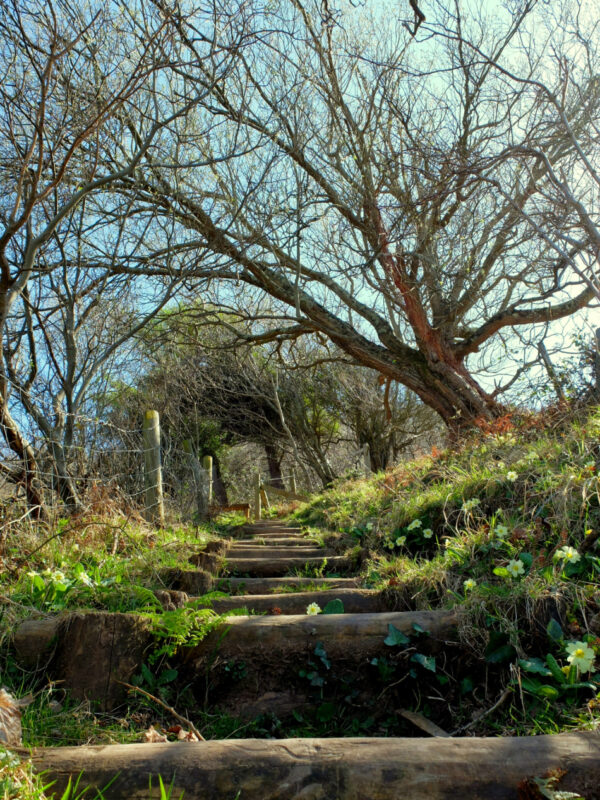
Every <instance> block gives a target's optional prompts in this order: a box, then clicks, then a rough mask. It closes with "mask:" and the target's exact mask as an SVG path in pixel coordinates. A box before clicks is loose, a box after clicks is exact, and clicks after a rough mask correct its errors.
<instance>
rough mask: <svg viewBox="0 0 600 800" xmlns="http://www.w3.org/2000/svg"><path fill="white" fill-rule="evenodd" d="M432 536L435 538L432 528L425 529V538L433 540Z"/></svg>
mask: <svg viewBox="0 0 600 800" xmlns="http://www.w3.org/2000/svg"><path fill="white" fill-rule="evenodd" d="M432 536H433V531H432V530H431V528H425V530H424V531H423V538H424V539H431V537H432Z"/></svg>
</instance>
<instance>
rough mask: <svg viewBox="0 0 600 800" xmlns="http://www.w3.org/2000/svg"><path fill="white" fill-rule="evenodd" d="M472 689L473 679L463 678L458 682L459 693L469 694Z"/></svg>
mask: <svg viewBox="0 0 600 800" xmlns="http://www.w3.org/2000/svg"><path fill="white" fill-rule="evenodd" d="M472 691H473V681H472V680H471V678H463V679H462V681H461V682H460V693H461V694H469V693H470V692H472Z"/></svg>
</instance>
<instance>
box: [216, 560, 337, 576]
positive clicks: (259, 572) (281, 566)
mask: <svg viewBox="0 0 600 800" xmlns="http://www.w3.org/2000/svg"><path fill="white" fill-rule="evenodd" d="M325 558H326V560H327V564H326V565H325V567H324V569H325V570H329V571H330V572H347V571H348V570H350V569H352V566H353V562H352V560H351V559H349V558H346V557H345V556H331V557H320V558H298V557H294V556H289V555H286V556H279V557H278V558H276V559H272V560H265V559H263V558H227V560H226V564H225V569H226V571H227V572H228V573H230V574H231V573H237V574H238V575H248V576H250V577H252V578H258V577H263V576H264V577H273V578H277V577H280V576H282V575H287V573H288V572H293V571H294V570H304V569H307V568H308V569H310V568H311V567H312V568H314V569H320V568H321V567H323V561H324V560H325ZM203 565H204V564H203Z"/></svg>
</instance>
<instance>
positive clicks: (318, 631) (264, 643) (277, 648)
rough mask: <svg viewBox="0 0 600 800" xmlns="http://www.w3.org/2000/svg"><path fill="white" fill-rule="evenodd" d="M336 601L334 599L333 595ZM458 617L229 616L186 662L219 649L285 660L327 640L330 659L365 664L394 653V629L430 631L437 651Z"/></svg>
mask: <svg viewBox="0 0 600 800" xmlns="http://www.w3.org/2000/svg"><path fill="white" fill-rule="evenodd" d="M332 597H333V595H332ZM457 620H458V613H457V612H456V611H455V610H450V611H446V610H442V611H389V612H386V613H380V614H318V615H316V616H308V615H307V614H302V615H295V614H294V615H289V616H267V617H228V618H227V619H226V620H225V623H224V625H225V626H226V627H227V634H226V635H225V636H223V630H222V628H220V627H219V628H217V629H216V630H215V631H213V632H212V633H209V635H208V636H207V637H206V638H205V639H203V640H202V642H200V643H199V644H198V645H196V646H195V647H192V648H189V649H188V650H187V651H186V655H185V660H186V661H187V662H188V663H189V662H195V661H197V660H198V661H202V660H203V659H204V658H205V657H208V658H212V657H214V652H215V647H216V646H217V645H218V648H219V656H221V657H223V658H238V657H241V658H249V657H251V656H259V655H263V656H264V654H265V653H269V654H271V655H272V654H274V653H275V654H276V655H277V657H278V658H281V657H282V656H283V655H285V654H289V653H294V654H295V653H299V654H301V653H305V652H312V651H313V650H314V648H315V646H316V644H317V642H322V643H323V646H324V647H325V650H326V651H327V655H328V657H330V658H332V659H343V660H346V661H354V662H361V661H363V660H364V659H365V658H370V657H372V656H374V655H376V654H377V653H381V652H382V651H384V650H388V649H389V648H387V646H386V645H385V644H384V639H385V638H386V637H387V635H388V633H389V625H393V626H394V627H395V628H397V629H398V630H400V631H402V632H403V633H405V634H407V635H408V634H412V633H414V625H419V626H420V627H421V628H423V629H424V630H426V631H428V633H429V636H428V637H427V640H426V641H424V642H423V645H422V646H423V647H427V649H429V650H431V649H436V647H437V646H438V645H439V642H440V641H446V640H448V639H451V638H453V637H454V636H455V629H456V624H457Z"/></svg>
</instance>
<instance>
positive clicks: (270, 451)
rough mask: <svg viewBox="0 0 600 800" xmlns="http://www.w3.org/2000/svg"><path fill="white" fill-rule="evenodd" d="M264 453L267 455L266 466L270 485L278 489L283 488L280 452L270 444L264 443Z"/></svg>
mask: <svg viewBox="0 0 600 800" xmlns="http://www.w3.org/2000/svg"><path fill="white" fill-rule="evenodd" d="M265 455H266V456H267V466H268V469H269V480H270V482H271V485H272V486H276V487H277V488H278V489H285V484H284V482H283V476H282V474H281V460H282V456H281V454H280V452H279V451H278V450H277V448H276V447H274V446H273V445H272V444H265Z"/></svg>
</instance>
